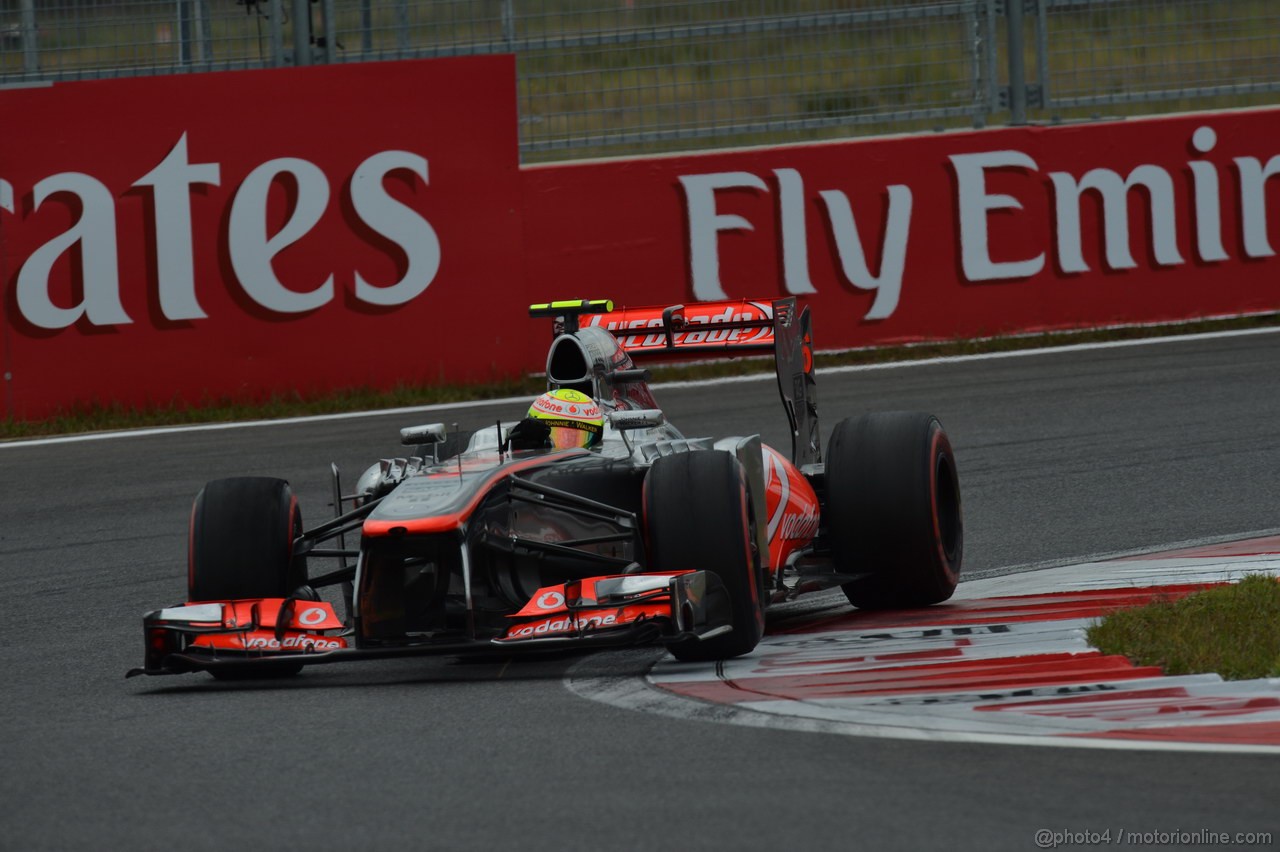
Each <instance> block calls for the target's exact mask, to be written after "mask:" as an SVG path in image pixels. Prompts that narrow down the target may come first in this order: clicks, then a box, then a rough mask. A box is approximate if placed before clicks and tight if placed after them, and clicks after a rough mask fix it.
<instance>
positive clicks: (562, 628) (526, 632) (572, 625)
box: [507, 613, 618, 639]
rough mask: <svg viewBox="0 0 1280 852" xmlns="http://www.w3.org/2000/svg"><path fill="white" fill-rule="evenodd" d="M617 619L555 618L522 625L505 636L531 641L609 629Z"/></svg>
mask: <svg viewBox="0 0 1280 852" xmlns="http://www.w3.org/2000/svg"><path fill="white" fill-rule="evenodd" d="M617 622H618V617H617V616H616V615H614V614H613V613H609V614H608V615H589V616H583V617H579V618H577V619H574V618H573V616H572V615H565V616H560V617H557V618H546V619H543V620H542V621H535V622H530V623H529V624H522V625H520V626H519V627H517V628H514V629H513V630H511V632H509V633H508V634H507V638H508V639H532V638H534V637H535V636H546V635H548V634H555V633H570V632H572V631H574V630H586V629H588V628H593V627H609V626H611V625H614V624H617Z"/></svg>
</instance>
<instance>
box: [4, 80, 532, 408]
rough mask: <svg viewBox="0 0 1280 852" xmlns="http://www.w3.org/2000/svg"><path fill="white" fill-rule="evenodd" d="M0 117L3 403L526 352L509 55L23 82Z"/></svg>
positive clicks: (347, 373) (50, 402)
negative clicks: (1, 128)
mask: <svg viewBox="0 0 1280 852" xmlns="http://www.w3.org/2000/svg"><path fill="white" fill-rule="evenodd" d="M0 116H3V119H4V127H5V130H4V132H3V133H0V283H2V284H3V295H4V299H3V302H2V309H3V312H4V324H3V335H4V337H3V340H2V341H0V343H2V344H3V348H2V349H0V356H2V358H3V366H4V384H3V409H2V410H3V413H4V414H5V415H6V416H8V417H15V418H38V417H42V416H45V415H47V414H49V413H51V412H53V411H54V410H56V409H57V408H59V407H69V406H71V405H73V404H76V403H83V402H91V401H99V402H110V401H118V402H121V403H124V404H126V405H141V406H145V405H149V404H165V403H168V402H170V401H171V400H175V399H177V400H186V401H188V402H194V403H198V402H200V401H201V400H205V399H217V398H220V397H235V398H261V397H264V396H266V395H269V394H271V393H277V392H279V393H287V392H290V391H292V390H295V389H297V390H299V391H302V392H304V393H307V392H314V391H322V390H327V389H333V388H342V387H354V386H377V387H383V388H386V387H390V386H392V385H394V384H396V383H398V382H423V381H436V380H448V381H456V382H464V381H483V380H486V379H491V378H493V377H495V376H496V375H510V374H511V373H513V372H517V371H519V370H521V369H524V368H525V367H526V366H527V365H526V364H525V362H524V358H525V352H526V351H527V349H528V348H529V346H528V344H527V342H526V340H527V337H528V336H529V335H531V334H532V333H533V330H532V329H531V328H530V323H529V322H528V320H527V318H526V317H525V315H524V314H525V312H524V305H523V304H522V300H521V299H520V298H516V297H515V295H516V294H517V292H518V291H520V290H521V289H522V287H523V285H522V274H521V264H522V260H521V255H520V250H521V248H520V247H521V223H520V215H521V214H520V173H519V159H518V148H517V137H516V127H517V125H516V114H515V67H514V61H513V59H512V58H511V57H509V56H499V57H477V58H459V59H444V60H433V61H427V62H387V63H368V64H358V65H342V66H330V67H317V68H305V69H282V70H273V71H237V72H230V73H219V74H192V75H175V76H167V77H154V78H146V79H128V80H104V81H91V82H77V83H69V84H57V85H55V86H52V87H43V88H31V89H14V90H6V91H0ZM495 286H497V288H498V291H497V292H501V293H503V295H504V297H503V298H493V294H494V292H495V291H494V290H493V289H492V288H494V287H495ZM507 295H510V296H512V298H507V297H506V296H507ZM513 344H514V345H513Z"/></svg>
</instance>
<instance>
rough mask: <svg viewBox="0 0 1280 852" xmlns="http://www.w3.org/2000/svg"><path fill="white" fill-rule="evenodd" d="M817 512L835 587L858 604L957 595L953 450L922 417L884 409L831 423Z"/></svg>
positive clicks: (904, 603) (958, 523)
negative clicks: (838, 581)
mask: <svg viewBox="0 0 1280 852" xmlns="http://www.w3.org/2000/svg"><path fill="white" fill-rule="evenodd" d="M826 488H827V499H826V505H825V507H824V509H823V516H824V521H825V526H826V528H827V530H828V532H827V535H828V536H829V539H830V542H831V551H832V556H833V558H834V560H835V564H836V569H837V570H838V571H841V572H843V573H849V574H854V573H865V572H871V575H870V576H869V577H864V578H862V579H859V580H855V581H852V582H849V583H846V584H845V585H844V586H843V587H842V588H843V589H844V593H845V595H846V596H847V597H848V598H849V601H850V602H851V603H853V605H854V606H857V607H861V608H863V609H893V608H906V607H922V606H928V605H930V604H935V603H938V602H940V601H945V600H946V599H948V598H950V597H951V595H952V593H953V592H955V588H956V583H957V582H958V581H959V579H960V566H961V562H962V559H963V555H964V521H963V513H962V512H961V505H960V478H959V475H958V474H957V472H956V462H955V455H954V453H953V452H952V450H951V442H950V441H949V440H948V439H947V434H946V432H945V431H943V428H942V424H941V423H939V422H938V419H937V418H936V417H934V416H933V415H930V414H922V413H919V412H913V411H890V412H879V413H874V414H867V415H863V416H862V417H856V418H848V419H846V420H842V421H841V422H840V423H838V424H836V428H835V429H834V430H833V431H832V434H831V442H830V444H828V447H827V462H826Z"/></svg>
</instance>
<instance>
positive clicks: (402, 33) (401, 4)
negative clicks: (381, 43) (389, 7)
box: [396, 0, 409, 52]
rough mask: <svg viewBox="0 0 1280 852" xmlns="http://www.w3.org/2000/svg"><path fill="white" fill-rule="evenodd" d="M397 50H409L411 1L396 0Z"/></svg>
mask: <svg viewBox="0 0 1280 852" xmlns="http://www.w3.org/2000/svg"><path fill="white" fill-rule="evenodd" d="M396 49H397V50H399V51H401V52H403V51H406V50H408V49H409V0H396Z"/></svg>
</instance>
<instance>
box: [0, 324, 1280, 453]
mask: <svg viewBox="0 0 1280 852" xmlns="http://www.w3.org/2000/svg"><path fill="white" fill-rule="evenodd" d="M816 324H818V325H819V327H818V329H817V330H818V332H819V334H820V333H821V326H820V318H819V322H818V323H816ZM1272 326H1280V313H1272V314H1260V315H1255V316H1248V317H1236V318H1231V319H1218V320H1202V321H1196V322H1188V323H1178V324H1174V325H1142V326H1121V327H1116V328H1106V329H1096V330H1088V331H1067V332H1052V333H1046V334H1027V335H1017V336H1012V337H991V338H983V339H977V340H954V341H945V342H938V343H918V344H909V345H902V346H878V347H871V348H866V349H851V350H847V351H842V352H827V353H820V354H819V355H818V356H817V358H816V363H817V368H818V373H819V375H821V372H822V369H823V368H824V367H835V366H847V365H858V364H880V363H889V362H899V361H919V360H926V359H929V358H946V357H956V356H962V355H977V354H986V353H993V352H1011V351H1017V350H1026V349H1044V348H1055V347H1062V346H1073V345H1077V344H1081V343H1097V342H1107V341H1118V340H1137V339H1145V338H1152V337H1169V336H1176V335H1186V334H1199V333H1204V332H1214V331H1229V330H1236V329H1251V328H1265V327H1272ZM819 339H821V338H819ZM652 369H653V381H655V382H666V381H684V380H697V379H713V378H722V377H725V376H740V375H747V374H751V373H764V372H771V371H772V370H773V359H772V358H768V357H765V358H732V359H721V360H718V361H702V362H698V363H692V364H682V365H667V366H654V367H653V368H652ZM819 382H821V379H819ZM545 387H546V383H545V380H544V379H543V378H542V377H541V376H536V375H535V376H516V377H511V378H508V379H498V380H495V381H491V382H487V383H484V384H474V385H449V384H430V385H413V386H409V385H402V386H398V387H396V388H393V389H391V390H378V389H375V388H348V389H344V390H339V391H332V392H327V393H313V394H307V393H302V392H294V393H290V394H284V395H276V396H272V397H269V398H268V399H265V400H260V399H252V398H247V397H246V398H241V399H233V398H217V399H207V400H204V401H202V402H201V403H199V404H188V403H182V402H172V403H169V404H162V405H152V406H147V407H129V406H123V405H120V404H118V403H111V404H103V403H84V404H81V405H76V406H72V407H70V408H68V409H66V410H63V411H59V412H58V413H57V414H55V415H54V416H52V417H49V418H47V419H45V420H38V421H24V420H14V419H6V420H0V440H12V439H18V438H34V437H43V436H49V435H63V434H75V433H82V432H95V431H108V430H119V429H138V428H146V427H152V426H177V425H187V424H197V423H227V422H233V421H238V420H270V419H278V418H282V417H300V416H306V415H318V414H337V413H342V412H350V411H376V410H380V409H386V408H402V407H410V406H418V405H432V404H439V403H449V402H462V401H465V400H477V399H498V398H502V397H509V396H529V397H533V396H536V395H537V394H538V393H541V392H542V390H544V389H545Z"/></svg>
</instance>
